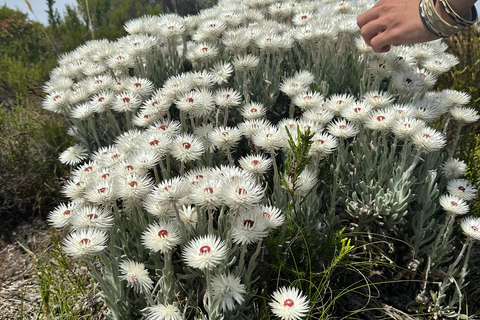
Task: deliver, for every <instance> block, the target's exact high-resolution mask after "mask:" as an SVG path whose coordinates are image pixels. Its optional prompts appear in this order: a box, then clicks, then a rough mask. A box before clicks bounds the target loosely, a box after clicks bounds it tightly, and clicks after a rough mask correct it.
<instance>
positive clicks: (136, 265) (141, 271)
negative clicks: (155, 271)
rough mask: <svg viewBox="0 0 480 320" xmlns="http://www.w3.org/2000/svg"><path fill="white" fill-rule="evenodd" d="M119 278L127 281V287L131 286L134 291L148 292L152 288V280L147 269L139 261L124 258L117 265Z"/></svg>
mask: <svg viewBox="0 0 480 320" xmlns="http://www.w3.org/2000/svg"><path fill="white" fill-rule="evenodd" d="M119 268H120V273H121V276H120V277H119V279H120V280H126V281H127V287H131V288H133V289H134V290H135V291H136V292H138V293H142V292H149V291H150V290H152V289H153V281H152V279H150V276H149V275H148V270H147V269H146V268H145V265H144V264H143V263H141V262H135V261H132V260H125V261H122V262H120V265H119Z"/></svg>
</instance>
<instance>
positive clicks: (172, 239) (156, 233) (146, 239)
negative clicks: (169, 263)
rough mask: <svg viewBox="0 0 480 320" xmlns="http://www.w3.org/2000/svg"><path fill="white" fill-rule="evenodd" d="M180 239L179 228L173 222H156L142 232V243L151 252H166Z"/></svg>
mask: <svg viewBox="0 0 480 320" xmlns="http://www.w3.org/2000/svg"><path fill="white" fill-rule="evenodd" d="M181 241H182V238H181V233H180V230H179V229H178V226H177V224H176V223H175V222H171V221H168V222H156V223H153V224H151V225H149V226H148V229H147V230H145V231H144V232H143V233H142V245H143V246H144V247H145V248H147V249H149V250H150V251H152V252H159V251H160V252H161V253H166V252H168V251H171V250H173V248H175V247H176V246H177V245H179V244H180V243H181Z"/></svg>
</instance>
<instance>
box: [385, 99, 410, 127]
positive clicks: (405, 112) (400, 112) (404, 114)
mask: <svg viewBox="0 0 480 320" xmlns="http://www.w3.org/2000/svg"><path fill="white" fill-rule="evenodd" d="M389 108H390V109H391V110H392V111H393V112H394V113H395V119H397V120H398V119H405V118H413V117H415V114H416V111H415V109H414V108H413V106H412V105H410V104H394V105H393V106H391V107H389ZM394 125H395V124H394Z"/></svg>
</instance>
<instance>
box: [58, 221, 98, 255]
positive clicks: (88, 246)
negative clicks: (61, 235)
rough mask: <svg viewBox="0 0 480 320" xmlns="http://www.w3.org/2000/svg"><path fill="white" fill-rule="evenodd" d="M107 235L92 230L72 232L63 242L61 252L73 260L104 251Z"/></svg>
mask: <svg viewBox="0 0 480 320" xmlns="http://www.w3.org/2000/svg"><path fill="white" fill-rule="evenodd" d="M106 242H107V233H106V232H105V231H103V230H98V229H94V228H89V229H80V230H77V231H73V232H71V233H70V234H68V235H67V237H66V238H65V239H64V240H63V245H62V248H63V251H64V252H65V253H66V254H67V255H69V256H70V257H73V258H87V257H90V256H94V255H97V254H98V253H100V251H102V250H103V249H105V244H106Z"/></svg>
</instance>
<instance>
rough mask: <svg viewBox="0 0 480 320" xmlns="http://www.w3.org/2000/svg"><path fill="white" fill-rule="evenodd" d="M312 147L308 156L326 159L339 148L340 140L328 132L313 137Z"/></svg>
mask: <svg viewBox="0 0 480 320" xmlns="http://www.w3.org/2000/svg"><path fill="white" fill-rule="evenodd" d="M312 141H313V143H312V145H311V146H310V150H309V151H308V155H310V156H316V157H320V158H322V157H325V156H327V155H329V154H331V153H332V152H333V151H334V150H335V149H336V148H337V147H338V139H337V138H335V137H334V136H331V135H329V134H328V133H326V132H322V133H315V135H314V136H313V137H312Z"/></svg>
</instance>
